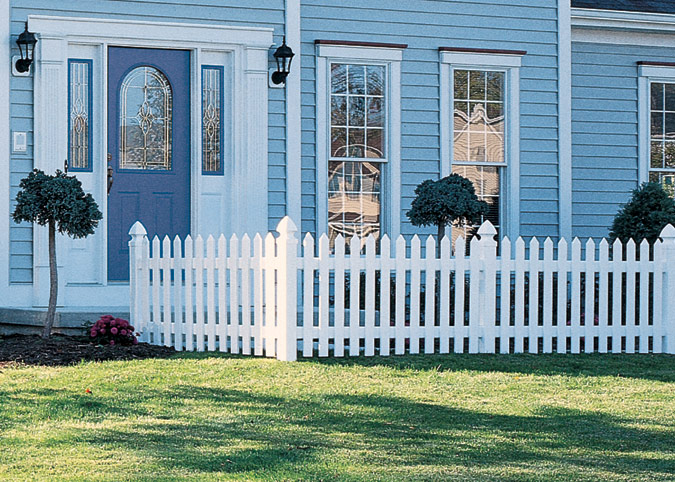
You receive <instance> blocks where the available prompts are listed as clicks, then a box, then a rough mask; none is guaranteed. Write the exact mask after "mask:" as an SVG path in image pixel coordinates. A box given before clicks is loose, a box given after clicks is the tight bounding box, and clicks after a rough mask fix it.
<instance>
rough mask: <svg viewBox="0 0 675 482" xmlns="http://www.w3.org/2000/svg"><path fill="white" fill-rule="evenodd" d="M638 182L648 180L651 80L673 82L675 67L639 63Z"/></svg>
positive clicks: (674, 79) (674, 81) (674, 82)
mask: <svg viewBox="0 0 675 482" xmlns="http://www.w3.org/2000/svg"><path fill="white" fill-rule="evenodd" d="M638 75H639V77H638V126H639V128H638V132H639V133H638V184H642V183H643V182H647V181H649V157H650V153H649V143H650V137H651V133H650V125H651V121H650V119H649V116H650V114H651V101H650V98H651V97H650V92H649V91H650V88H651V84H652V82H663V83H670V84H675V67H672V66H665V65H664V66H661V65H640V66H639V68H638Z"/></svg>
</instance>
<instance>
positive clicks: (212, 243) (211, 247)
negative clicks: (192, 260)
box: [206, 234, 216, 258]
mask: <svg viewBox="0 0 675 482" xmlns="http://www.w3.org/2000/svg"><path fill="white" fill-rule="evenodd" d="M206 256H208V257H209V258H214V257H215V256H216V240H215V239H214V238H213V236H212V235H210V234H209V237H208V238H206Z"/></svg>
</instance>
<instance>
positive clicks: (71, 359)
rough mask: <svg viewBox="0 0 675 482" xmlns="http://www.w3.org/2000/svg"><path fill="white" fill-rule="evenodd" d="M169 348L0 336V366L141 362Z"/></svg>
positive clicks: (82, 339) (164, 354) (67, 338)
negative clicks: (117, 361) (109, 361)
mask: <svg viewBox="0 0 675 482" xmlns="http://www.w3.org/2000/svg"><path fill="white" fill-rule="evenodd" d="M174 353H176V351H175V350H174V349H173V348H169V347H164V346H154V345H148V344H147V343H139V344H138V345H134V346H118V345H116V346H100V345H94V344H92V343H90V342H89V341H88V340H87V338H85V337H81V336H65V335H52V336H51V338H49V339H47V340H43V339H42V338H40V337H39V336H37V335H9V336H0V367H2V366H3V365H4V366H6V365H9V364H15V363H18V364H24V365H46V366H62V365H73V364H76V363H80V362H81V361H83V360H84V361H106V360H141V359H144V358H167V357H169V356H171V355H172V354H174Z"/></svg>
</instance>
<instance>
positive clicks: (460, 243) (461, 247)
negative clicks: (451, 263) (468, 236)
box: [455, 236, 466, 259]
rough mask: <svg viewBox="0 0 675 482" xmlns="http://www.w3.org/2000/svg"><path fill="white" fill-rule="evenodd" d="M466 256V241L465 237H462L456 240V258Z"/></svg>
mask: <svg viewBox="0 0 675 482" xmlns="http://www.w3.org/2000/svg"><path fill="white" fill-rule="evenodd" d="M465 256H466V241H465V240H464V236H460V237H459V238H457V239H456V240H455V258H460V259H462V258H464V257H465Z"/></svg>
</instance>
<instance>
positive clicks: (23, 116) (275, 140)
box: [5, 0, 286, 284]
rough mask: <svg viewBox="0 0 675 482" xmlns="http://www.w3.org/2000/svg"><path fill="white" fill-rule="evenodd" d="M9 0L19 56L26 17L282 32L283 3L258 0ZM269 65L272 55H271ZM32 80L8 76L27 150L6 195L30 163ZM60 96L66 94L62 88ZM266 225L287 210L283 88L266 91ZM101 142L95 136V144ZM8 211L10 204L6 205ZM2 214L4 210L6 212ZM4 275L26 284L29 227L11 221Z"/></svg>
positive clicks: (14, 123) (13, 126) (13, 168)
mask: <svg viewBox="0 0 675 482" xmlns="http://www.w3.org/2000/svg"><path fill="white" fill-rule="evenodd" d="M56 5H57V4H55V3H54V2H52V1H49V0H11V3H10V29H11V37H12V44H13V45H12V49H13V50H12V55H18V50H17V49H16V44H14V43H13V40H14V39H16V36H17V35H19V33H20V32H21V31H23V27H24V22H25V21H26V19H27V18H28V16H29V15H53V16H60V17H91V18H105V19H120V20H125V19H126V20H130V21H136V20H142V21H157V22H184V23H190V24H215V25H231V26H247V27H267V28H273V29H274V42H275V43H277V44H278V43H280V42H281V39H282V36H283V34H284V1H283V0H260V1H256V2H250V4H249V5H242V3H241V2H236V1H229V2H223V1H220V0H218V1H216V0H207V1H205V2H199V5H198V6H196V5H194V4H192V3H190V2H178V1H169V0H167V1H160V2H157V1H148V0H134V1H125V2H118V1H111V0H101V1H96V2H87V3H86V4H83V3H82V2H77V1H63V2H58V6H56ZM270 62H271V63H270V67H271V66H272V59H271V58H270ZM33 79H34V77H33V76H32V75H31V76H30V77H15V76H11V78H10V130H12V131H25V132H28V150H27V152H26V153H25V154H23V153H22V154H15V153H13V154H12V155H11V158H10V192H9V195H10V199H12V200H13V199H14V198H15V197H16V194H17V192H18V189H19V182H20V180H21V179H22V178H23V177H25V176H26V174H27V173H28V172H30V170H31V169H32V167H33V165H34V158H33V157H34V156H33ZM64 95H66V93H65V92H64ZM268 109H269V123H268V132H269V143H268V151H269V171H268V174H269V179H268V201H269V228H270V229H273V228H274V226H276V224H277V223H278V221H279V220H280V219H281V218H282V217H283V216H284V214H285V211H286V206H285V204H286V200H285V192H286V188H285V184H286V171H285V157H286V156H285V102H284V91H283V89H269V102H268ZM99 141H100V140H97V139H94V140H93V142H94V144H96V143H97V142H99ZM11 209H13V203H12V205H11ZM5 215H6V214H5ZM9 231H10V232H9V238H10V244H9V250H10V261H9V279H10V282H11V283H15V284H18V283H31V282H32V280H33V278H32V269H33V228H32V227H31V226H30V225H28V224H26V223H23V224H21V225H17V224H14V223H13V222H10V227H9Z"/></svg>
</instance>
